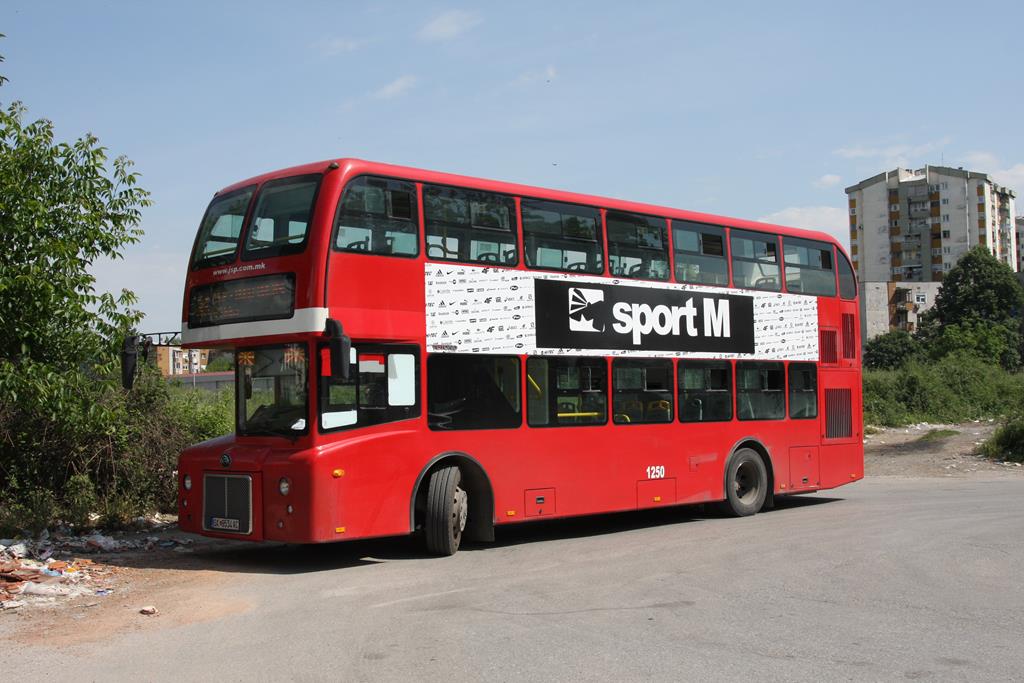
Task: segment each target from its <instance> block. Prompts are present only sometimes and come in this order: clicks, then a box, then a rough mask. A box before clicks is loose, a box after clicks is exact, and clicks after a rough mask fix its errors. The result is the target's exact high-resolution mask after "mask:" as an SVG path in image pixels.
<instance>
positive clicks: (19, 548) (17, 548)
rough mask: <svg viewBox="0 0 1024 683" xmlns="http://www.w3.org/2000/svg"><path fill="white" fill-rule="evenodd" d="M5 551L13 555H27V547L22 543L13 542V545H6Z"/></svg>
mask: <svg viewBox="0 0 1024 683" xmlns="http://www.w3.org/2000/svg"><path fill="white" fill-rule="evenodd" d="M7 552H8V553H10V554H11V555H13V556H14V557H25V556H26V555H28V548H27V547H25V544H24V543H15V544H14V545H10V546H7Z"/></svg>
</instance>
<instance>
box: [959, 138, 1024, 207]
mask: <svg viewBox="0 0 1024 683" xmlns="http://www.w3.org/2000/svg"><path fill="white" fill-rule="evenodd" d="M964 160H965V161H966V163H967V167H966V168H967V169H968V170H970V171H978V172H979V173H988V174H989V175H990V176H992V179H993V180H995V181H996V182H997V183H999V184H1000V185H1005V186H1006V187H1008V188H1010V189H1011V190H1016V191H1017V193H1018V194H1020V193H1021V192H1022V191H1024V164H1014V165H1013V166H1010V167H1008V168H1002V164H1001V163H999V157H997V156H996V155H995V154H992V153H991V152H970V153H968V154H966V155H964ZM1018 211H1019V209H1018Z"/></svg>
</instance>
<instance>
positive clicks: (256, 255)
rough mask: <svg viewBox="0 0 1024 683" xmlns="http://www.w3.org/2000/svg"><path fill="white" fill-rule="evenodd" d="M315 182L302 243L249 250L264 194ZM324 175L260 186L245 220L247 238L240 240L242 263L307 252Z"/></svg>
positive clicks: (274, 180)
mask: <svg viewBox="0 0 1024 683" xmlns="http://www.w3.org/2000/svg"><path fill="white" fill-rule="evenodd" d="M311 180H312V181H315V182H316V187H314V188H313V197H312V198H311V199H310V202H309V214H308V215H307V217H306V231H305V232H304V233H303V234H302V241H301V242H294V243H290V244H289V243H285V244H279V245H277V246H276V247H262V248H259V249H256V250H250V249H249V238H250V237H251V236H252V231H253V222H254V219H255V217H256V207H258V206H259V203H260V200H261V199H262V197H263V193H264V192H265V191H266V190H267V189H268V188H270V189H273V188H275V187H278V186H279V185H289V184H296V185H297V184H299V183H304V182H308V181H311ZM323 184H324V175H323V174H322V173H304V174H302V175H293V176H287V177H285V178H275V179H273V180H268V181H266V182H265V183H263V184H262V185H260V187H259V190H257V192H256V194H255V195H254V196H253V198H252V204H251V205H250V207H249V214H248V216H247V217H246V219H245V225H244V226H243V229H242V232H243V233H244V235H245V237H244V239H242V240H239V242H240V244H241V245H242V255H241V260H242V261H258V260H259V259H265V258H275V257H278V256H288V255H290V254H301V253H302V252H303V251H305V250H306V245H308V244H309V237H310V234H311V233H312V232H313V220H314V219H315V218H316V204H317V201H319V199H320V190H321V188H323Z"/></svg>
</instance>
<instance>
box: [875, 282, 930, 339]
mask: <svg viewBox="0 0 1024 683" xmlns="http://www.w3.org/2000/svg"><path fill="white" fill-rule="evenodd" d="M940 287H942V283H941V282H861V283H860V315H861V339H863V340H864V341H867V340H869V339H873V338H874V337H877V336H878V335H880V334H885V333H886V332H889V331H890V330H903V331H904V332H911V333H913V332H915V331H916V330H917V326H918V319H919V318H920V317H921V314H923V313H924V312H925V311H927V310H928V309H930V308H931V307H932V306H934V305H935V297H937V296H938V294H939V288H940Z"/></svg>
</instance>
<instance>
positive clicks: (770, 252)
mask: <svg viewBox="0 0 1024 683" xmlns="http://www.w3.org/2000/svg"><path fill="white" fill-rule="evenodd" d="M730 246H731V248H732V279H733V284H735V285H736V286H737V287H746V288H748V289H766V290H770V291H773V292H777V291H779V290H780V289H782V282H781V279H780V277H779V238H778V237H776V236H775V235H766V234H762V233H758V232H744V231H742V230H733V231H732V233H731V235H730Z"/></svg>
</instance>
